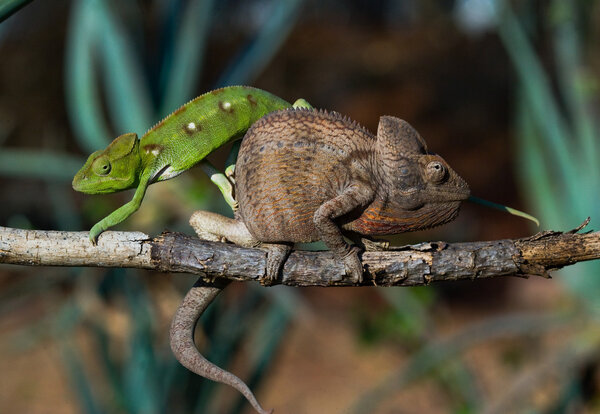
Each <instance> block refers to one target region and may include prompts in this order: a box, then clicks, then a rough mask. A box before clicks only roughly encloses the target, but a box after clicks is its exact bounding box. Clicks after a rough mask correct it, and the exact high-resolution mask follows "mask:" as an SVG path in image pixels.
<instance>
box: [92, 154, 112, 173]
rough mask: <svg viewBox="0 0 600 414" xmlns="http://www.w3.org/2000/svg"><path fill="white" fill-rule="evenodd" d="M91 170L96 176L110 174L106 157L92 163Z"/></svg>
mask: <svg viewBox="0 0 600 414" xmlns="http://www.w3.org/2000/svg"><path fill="white" fill-rule="evenodd" d="M92 170H93V171H94V173H95V174H97V175H108V173H109V172H110V161H108V159H107V158H106V157H100V158H98V159H97V160H96V161H94V164H93V165H92Z"/></svg>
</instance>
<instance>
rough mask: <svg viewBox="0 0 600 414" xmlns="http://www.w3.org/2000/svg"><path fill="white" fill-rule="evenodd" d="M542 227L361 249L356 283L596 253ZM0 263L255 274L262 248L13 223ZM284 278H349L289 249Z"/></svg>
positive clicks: (557, 261) (581, 237)
mask: <svg viewBox="0 0 600 414" xmlns="http://www.w3.org/2000/svg"><path fill="white" fill-rule="evenodd" d="M588 222H589V219H588V220H586V222H585V223H584V224H583V225H582V226H580V227H579V228H577V229H575V230H573V231H571V232H567V233H561V232H555V231H546V232H543V233H538V234H535V235H533V236H531V237H527V238H522V239H514V240H497V241H482V242H470V243H445V242H428V243H421V244H417V245H412V246H403V247H395V248H392V249H391V250H388V251H377V252H365V253H364V254H363V255H362V260H363V263H364V265H365V269H366V270H365V281H364V282H363V285H377V286H418V285H427V284H429V283H432V282H439V281H449V280H462V279H483V278H490V277H499V276H511V275H512V276H522V277H527V276H529V275H537V276H543V277H549V273H548V272H549V271H551V270H554V269H558V268H561V267H564V266H568V265H570V264H573V263H576V262H580V261H585V260H594V259H598V258H600V232H594V233H586V234H576V233H577V231H579V230H581V228H583V227H584V226H585V225H587V223H588ZM0 263H10V264H19V265H29V266H98V267H134V268H141V269H150V270H158V271H162V272H185V273H192V274H197V275H202V276H204V277H206V278H209V279H213V278H216V277H222V278H226V279H231V280H240V281H242V280H258V281H260V280H261V279H262V277H263V276H264V274H265V264H266V253H265V252H264V251H263V250H260V249H248V248H243V247H239V246H235V245H232V244H225V243H214V242H207V241H203V240H199V239H197V238H195V237H190V236H186V235H183V234H180V233H170V232H165V233H163V234H161V235H159V236H158V237H154V238H150V237H148V236H147V235H146V234H143V233H139V232H110V231H109V232H105V233H102V235H101V236H100V239H99V242H98V245H97V246H93V245H92V244H91V243H90V241H89V240H88V233H87V232H64V231H42V230H19V229H12V228H7V227H0ZM277 283H281V284H285V285H291V286H352V285H353V283H352V282H351V280H349V278H346V277H345V275H344V266H343V264H342V263H341V262H339V261H337V260H335V259H334V257H333V255H332V254H331V253H330V252H307V251H294V252H292V254H291V255H290V257H289V259H288V260H287V262H286V263H285V267H284V269H283V276H282V278H281V279H280V280H279V281H278V282H277Z"/></svg>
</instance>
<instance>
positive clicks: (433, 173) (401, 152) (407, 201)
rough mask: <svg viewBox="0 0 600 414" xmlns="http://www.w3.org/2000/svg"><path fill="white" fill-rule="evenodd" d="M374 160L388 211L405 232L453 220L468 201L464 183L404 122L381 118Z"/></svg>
mask: <svg viewBox="0 0 600 414" xmlns="http://www.w3.org/2000/svg"><path fill="white" fill-rule="evenodd" d="M377 157H378V163H379V165H380V171H381V174H382V178H381V180H382V181H383V182H385V185H383V186H382V188H383V191H384V192H386V196H387V198H388V200H390V207H389V209H390V211H399V213H398V214H399V215H401V217H402V219H403V220H405V222H406V225H407V228H406V230H405V231H412V230H419V229H424V228H430V227H434V226H438V225H440V224H444V223H447V222H448V221H451V220H453V219H454V218H455V217H456V216H457V214H458V211H459V208H460V203H461V201H463V200H466V199H468V198H469V195H470V190H469V186H468V185H467V183H466V182H465V181H464V180H463V179H462V178H461V177H460V176H459V175H458V174H457V173H456V172H455V171H454V170H453V169H452V168H450V166H449V165H448V163H446V161H444V159H443V158H442V157H440V156H438V155H436V154H432V153H429V152H428V151H427V145H426V144H425V141H424V140H423V138H421V136H420V135H419V133H418V132H417V131H416V130H415V129H414V128H413V127H412V126H410V124H409V123H408V122H406V121H403V120H401V119H399V118H395V117H391V116H383V117H381V119H380V121H379V128H378V130H377Z"/></svg>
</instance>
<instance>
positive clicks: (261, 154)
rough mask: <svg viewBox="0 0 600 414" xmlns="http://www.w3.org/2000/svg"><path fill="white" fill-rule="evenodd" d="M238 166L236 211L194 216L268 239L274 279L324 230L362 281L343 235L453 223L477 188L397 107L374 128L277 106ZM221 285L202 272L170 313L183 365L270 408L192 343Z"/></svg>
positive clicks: (195, 222) (203, 226) (220, 233)
mask: <svg viewBox="0 0 600 414" xmlns="http://www.w3.org/2000/svg"><path fill="white" fill-rule="evenodd" d="M235 173H236V177H235V180H236V192H237V201H238V202H239V209H238V210H237V212H236V215H235V219H230V218H227V217H224V216H221V215H218V214H215V213H211V212H206V211H197V212H195V213H194V214H193V216H192V217H191V219H190V224H191V225H192V226H193V227H194V229H195V231H196V232H197V233H198V235H199V236H200V238H203V239H207V240H221V241H223V240H227V241H231V242H233V243H236V244H239V245H242V246H247V247H257V246H261V247H263V248H265V249H266V250H267V269H266V277H265V280H264V282H265V283H267V284H268V283H272V282H273V281H275V280H276V278H277V276H278V273H279V271H280V269H281V267H282V265H283V263H284V261H285V259H286V258H287V255H288V254H289V252H290V250H291V248H292V246H293V244H294V243H298V242H313V241H317V240H322V241H323V242H325V244H326V245H327V247H328V248H329V249H330V250H331V251H332V252H333V253H334V255H335V256H336V257H337V258H338V259H339V260H341V261H342V262H343V263H344V266H345V269H346V274H347V275H349V276H351V278H352V279H353V280H354V281H355V282H356V283H360V282H362V280H363V267H362V264H361V261H360V258H359V248H357V247H353V246H350V245H349V244H348V243H346V241H345V240H344V236H346V237H348V238H349V239H351V240H354V241H357V242H359V244H360V245H361V246H365V245H368V240H369V238H370V237H371V236H378V235H388V234H397V233H403V232H408V231H414V230H421V229H427V228H431V227H434V226H438V225H440V224H444V223H447V222H449V221H451V220H453V219H454V218H455V217H456V216H457V214H458V211H459V207H460V203H461V201H463V200H466V199H467V198H468V197H469V193H470V191H469V187H468V185H467V184H466V183H465V181H464V180H463V179H462V178H461V177H460V176H459V175H458V174H456V172H454V170H452V169H451V168H450V166H449V165H448V164H447V163H446V162H445V161H444V160H443V159H442V158H441V157H440V156H438V155H436V154H433V153H430V152H428V151H427V147H426V144H425V141H424V140H423V139H422V138H421V136H420V135H419V134H418V133H417V131H415V129H414V128H412V127H411V126H410V125H409V124H408V123H407V122H406V121H403V120H401V119H399V118H395V117H392V116H383V117H381V118H380V120H379V127H378V130H377V136H374V135H373V134H371V133H370V132H369V131H368V130H367V129H365V128H364V127H362V126H360V125H359V124H358V123H356V122H354V121H352V120H350V119H348V118H346V117H342V116H341V115H339V114H337V113H335V112H330V113H328V112H324V111H317V110H306V109H290V110H283V111H278V112H273V113H271V114H269V115H267V116H265V117H263V118H261V119H260V120H259V121H257V122H256V123H255V124H254V125H252V127H251V128H250V129H249V130H248V131H247V133H246V135H245V137H244V140H243V141H242V145H241V148H240V152H239V156H238V161H237V164H236V169H235ZM222 287H223V286H222ZM222 287H214V286H212V287H209V286H206V285H203V283H202V282H201V281H199V282H198V283H197V284H196V286H194V288H192V290H190V292H189V293H188V295H187V296H186V298H185V299H184V301H183V303H182V305H181V306H180V308H179V309H178V311H177V314H176V315H175V318H174V320H173V324H172V326H171V346H172V348H173V351H174V353H175V355H176V356H177V359H178V360H179V361H180V362H181V363H182V364H183V365H184V366H186V367H187V368H189V369H190V370H192V371H194V372H195V373H197V374H199V375H201V376H203V377H206V378H209V379H212V380H214V381H219V382H222V383H226V384H229V385H231V386H233V387H234V388H236V389H237V390H239V391H240V392H241V393H242V394H243V395H244V396H245V397H246V398H247V399H248V401H249V402H250V403H251V404H252V405H253V407H254V408H255V409H256V410H257V411H258V412H259V413H261V414H264V413H267V412H268V411H266V410H264V409H262V407H261V406H260V405H259V404H258V402H257V401H256V398H255V397H254V395H253V394H252V392H251V391H250V389H249V388H248V387H247V386H246V384H245V383H244V382H243V381H241V380H240V379H239V378H238V377H236V376H235V375H233V374H231V373H229V372H227V371H225V370H222V369H221V368H219V367H217V366H215V365H214V364H212V363H210V362H209V361H207V360H206V359H204V357H202V355H200V353H199V352H198V350H197V349H196V347H195V345H194V342H193V329H194V325H195V323H196V321H197V320H198V318H199V316H200V314H201V313H202V312H203V311H204V309H205V308H206V307H207V306H208V304H209V303H210V301H212V300H213V299H214V297H216V295H217V294H218V293H219V292H220V290H221V289H222Z"/></svg>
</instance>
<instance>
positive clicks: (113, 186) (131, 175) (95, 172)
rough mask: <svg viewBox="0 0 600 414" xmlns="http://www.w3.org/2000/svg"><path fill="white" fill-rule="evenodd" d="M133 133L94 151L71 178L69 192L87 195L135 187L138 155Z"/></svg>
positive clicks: (138, 164)
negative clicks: (71, 189) (70, 189)
mask: <svg viewBox="0 0 600 414" xmlns="http://www.w3.org/2000/svg"><path fill="white" fill-rule="evenodd" d="M138 143H139V141H138V139H137V135H136V134H133V133H131V134H124V135H121V136H119V137H117V138H115V139H114V141H113V142H111V143H110V145H109V146H108V147H106V148H105V149H104V150H101V151H96V152H94V153H93V154H92V155H90V157H89V158H88V160H87V161H86V163H85V164H84V166H83V167H82V168H81V169H80V170H79V171H78V172H77V174H75V178H73V189H75V190H76V191H81V192H82V193H87V194H103V193H114V192H117V191H121V190H126V189H128V188H133V187H135V186H137V184H138V177H139V169H140V154H139V151H138Z"/></svg>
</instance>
